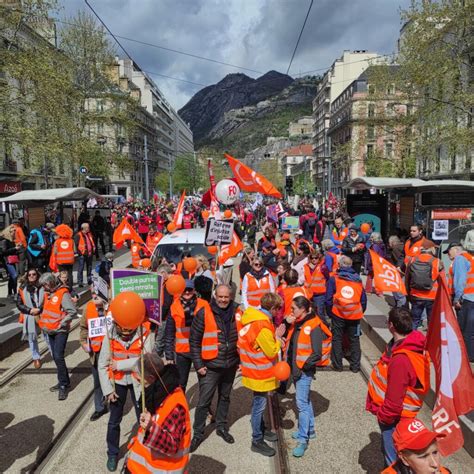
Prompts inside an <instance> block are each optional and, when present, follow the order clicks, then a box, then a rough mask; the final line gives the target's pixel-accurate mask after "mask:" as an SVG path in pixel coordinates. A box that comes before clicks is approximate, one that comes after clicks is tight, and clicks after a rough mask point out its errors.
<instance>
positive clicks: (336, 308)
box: [332, 275, 364, 320]
mask: <svg viewBox="0 0 474 474" xmlns="http://www.w3.org/2000/svg"><path fill="white" fill-rule="evenodd" d="M334 280H335V281H336V293H335V294H334V298H333V306H332V312H333V313H334V314H335V315H336V316H339V317H340V318H343V319H350V320H356V319H361V318H362V317H363V316H364V313H363V311H362V305H361V304H360V298H361V296H362V291H363V288H362V282H360V281H349V280H344V279H342V278H340V277H339V276H337V275H336V276H335V277H334Z"/></svg>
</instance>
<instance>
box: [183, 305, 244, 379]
mask: <svg viewBox="0 0 474 474" xmlns="http://www.w3.org/2000/svg"><path fill="white" fill-rule="evenodd" d="M231 305H232V309H233V311H232V319H231V321H230V325H229V330H228V331H227V329H226V325H225V323H224V321H223V320H222V318H221V316H220V314H219V313H221V311H222V312H223V311H225V310H221V309H220V308H219V307H218V306H217V305H216V304H215V302H214V300H213V301H212V302H211V308H212V312H213V313H214V317H215V318H216V324H217V328H218V331H219V332H218V335H217V340H218V342H219V347H218V352H217V357H216V358H215V359H212V360H206V361H203V360H202V358H201V346H202V337H203V334H204V312H199V313H198V314H197V315H196V316H195V317H194V319H193V324H192V326H191V335H190V337H189V345H190V347H191V358H192V359H193V364H194V367H195V368H196V370H199V369H201V368H203V367H208V368H209V369H228V368H231V367H235V366H237V365H238V364H239V354H238V352H237V337H238V335H237V326H236V324H235V312H236V310H237V308H238V304H237V303H231Z"/></svg>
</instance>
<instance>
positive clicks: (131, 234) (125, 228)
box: [113, 218, 145, 249]
mask: <svg viewBox="0 0 474 474" xmlns="http://www.w3.org/2000/svg"><path fill="white" fill-rule="evenodd" d="M126 240H133V241H134V242H138V243H139V244H144V243H145V242H143V240H142V238H141V237H140V236H139V235H138V233H137V231H136V230H135V229H134V228H133V227H132V226H131V225H130V223H129V222H128V220H127V219H126V218H123V219H122V222H121V223H120V224H119V225H118V227H117V228H116V229H115V230H114V237H113V242H114V244H115V248H117V249H119V248H120V247H121V246H122V245H123V243H124V242H125V241H126Z"/></svg>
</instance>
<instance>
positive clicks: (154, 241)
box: [146, 232, 163, 253]
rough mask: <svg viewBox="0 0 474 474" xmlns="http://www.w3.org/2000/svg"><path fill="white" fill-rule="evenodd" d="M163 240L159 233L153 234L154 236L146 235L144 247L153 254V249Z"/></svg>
mask: <svg viewBox="0 0 474 474" xmlns="http://www.w3.org/2000/svg"><path fill="white" fill-rule="evenodd" d="M162 238H163V234H160V233H159V232H155V233H154V235H149V234H148V235H147V237H146V246H147V247H148V249H149V250H150V252H151V253H153V250H155V247H156V246H157V245H158V242H159V241H160V240H161V239H162Z"/></svg>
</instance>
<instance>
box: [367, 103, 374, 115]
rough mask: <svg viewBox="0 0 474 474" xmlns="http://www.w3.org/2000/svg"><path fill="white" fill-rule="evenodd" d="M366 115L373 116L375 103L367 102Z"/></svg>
mask: <svg viewBox="0 0 474 474" xmlns="http://www.w3.org/2000/svg"><path fill="white" fill-rule="evenodd" d="M367 116H368V117H369V118H372V117H375V104H369V107H368V111H367Z"/></svg>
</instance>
